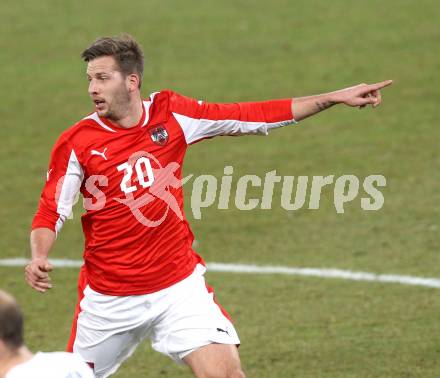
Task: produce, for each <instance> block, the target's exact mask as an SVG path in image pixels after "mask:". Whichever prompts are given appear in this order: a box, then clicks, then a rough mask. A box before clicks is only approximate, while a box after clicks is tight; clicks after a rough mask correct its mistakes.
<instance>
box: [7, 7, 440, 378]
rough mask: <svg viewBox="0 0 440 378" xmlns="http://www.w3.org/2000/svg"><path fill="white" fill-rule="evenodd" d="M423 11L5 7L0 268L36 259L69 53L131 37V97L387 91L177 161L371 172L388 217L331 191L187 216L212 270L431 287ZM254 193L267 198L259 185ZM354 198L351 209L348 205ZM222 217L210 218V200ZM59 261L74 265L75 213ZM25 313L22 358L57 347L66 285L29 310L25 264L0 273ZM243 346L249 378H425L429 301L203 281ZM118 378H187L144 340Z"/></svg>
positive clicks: (433, 304) (315, 284)
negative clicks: (385, 278) (326, 275)
mask: <svg viewBox="0 0 440 378" xmlns="http://www.w3.org/2000/svg"><path fill="white" fill-rule="evenodd" d="M439 10H440V8H439V5H438V4H437V3H436V2H434V1H429V0H421V1H419V2H413V1H396V0H394V1H392V0H390V1H386V2H384V1H376V0H375V1H369V2H362V3H361V2H349V1H342V0H337V1H333V2H325V1H322V0H321V1H314V2H309V1H305V0H300V1H294V2H293V1H287V0H274V1H271V2H270V3H269V2H263V1H249V0H239V1H231V0H228V1H223V2H215V1H213V0H208V1H204V2H196V1H185V2H183V1H176V0H175V1H159V0H151V1H148V2H146V1H138V0H135V1H132V2H130V4H128V3H127V2H119V3H109V2H104V1H96V2H84V1H76V2H72V3H68V2H60V1H54V0H42V1H39V2H31V1H17V2H12V1H4V2H2V4H1V5H0V20H1V22H0V33H1V35H2V38H1V39H0V48H1V51H2V53H1V56H0V62H1V64H0V75H1V77H2V86H1V89H0V91H1V98H2V103H1V105H0V116H1V119H2V127H0V140H1V141H2V148H1V149H0V161H1V162H2V164H1V165H0V175H1V177H3V179H2V181H1V182H0V198H1V201H2V202H1V206H0V208H1V217H0V226H1V230H2V237H1V238H0V250H1V251H2V252H1V256H2V257H25V256H28V255H29V250H28V230H29V225H30V222H31V220H32V216H33V213H34V211H35V209H36V206H37V200H38V195H39V193H40V191H41V188H42V185H43V182H44V177H45V172H46V165H47V160H48V156H49V151H50V148H51V146H52V144H53V143H54V141H55V140H56V138H57V136H58V135H59V134H60V132H61V131H62V130H63V129H65V128H67V127H68V126H70V125H71V124H72V123H73V122H75V121H76V120H78V119H80V118H81V117H82V116H83V115H84V114H86V113H87V112H89V111H90V109H91V105H90V101H89V99H88V96H87V94H86V88H87V82H86V80H85V67H84V64H83V63H82V62H81V61H80V58H79V54H80V52H81V50H82V49H83V48H85V47H86V46H87V45H88V44H89V43H90V42H91V41H92V40H94V39H95V38H96V37H98V36H100V35H104V34H110V35H114V34H117V33H119V32H121V31H127V32H130V33H132V34H133V35H134V36H135V37H136V38H137V39H138V40H139V42H140V43H141V44H142V45H143V46H144V49H145V53H146V56H147V65H146V71H145V79H144V88H143V93H144V95H147V94H148V93H150V92H153V91H156V90H159V89H162V88H172V89H174V90H177V91H179V92H181V93H183V94H186V95H189V96H193V97H197V98H200V99H204V100H208V101H219V102H220V101H223V102H227V101H248V100H259V99H268V98H284V97H291V96H303V95H308V94H313V93H319V92H324V91H330V90H334V89H337V88H340V87H343V86H349V85H353V84H357V83H359V82H372V81H376V80H377V81H379V80H384V79H388V78H392V79H394V80H395V84H394V85H393V86H392V87H391V88H388V89H387V90H386V91H384V93H383V96H384V103H383V106H382V107H380V108H379V109H377V110H375V111H370V110H367V109H365V110H363V111H358V110H356V109H345V108H334V109H331V110H329V111H327V112H325V114H320V115H318V116H316V117H314V118H312V119H309V120H306V121H304V122H302V123H301V124H299V125H297V126H295V127H291V128H290V127H289V128H285V129H283V130H279V131H275V132H273V133H272V134H271V135H270V136H269V137H267V138H253V137H249V138H217V139H215V140H212V141H207V142H203V143H199V144H196V145H194V146H193V147H192V148H190V150H189V153H188V155H187V158H186V162H185V164H186V165H185V173H186V174H189V173H194V174H196V175H197V174H213V175H215V176H216V177H217V178H218V179H220V178H221V176H222V174H223V167H224V166H225V165H233V166H234V182H236V180H237V179H238V177H240V176H241V175H242V174H256V175H259V176H260V177H263V176H264V174H265V173H266V172H269V171H272V170H274V169H276V170H277V173H278V174H279V175H282V176H287V175H291V176H300V175H303V176H308V177H312V176H313V175H324V176H325V175H332V174H333V175H335V176H336V177H338V176H340V175H343V174H355V175H357V176H358V177H360V178H363V177H365V176H367V175H369V174H383V175H384V176H385V177H386V178H387V187H386V188H385V189H384V190H383V193H384V196H385V204H384V207H383V208H382V209H381V210H380V211H377V212H365V211H362V210H361V208H360V196H359V197H358V198H356V200H354V201H353V202H352V203H350V204H347V205H346V208H345V210H346V211H345V214H337V213H336V211H335V209H334V207H333V204H332V200H333V195H332V190H331V189H326V190H324V193H323V196H322V198H321V208H320V209H319V210H307V209H301V210H298V211H292V212H288V211H286V210H283V209H282V208H281V206H280V198H279V196H280V193H281V190H280V187H279V186H277V187H276V190H275V193H276V196H275V197H274V201H273V207H272V209H271V210H253V211H250V212H245V211H238V210H237V209H235V208H234V207H232V208H231V209H229V210H219V209H217V207H216V206H212V207H210V208H207V209H202V220H195V219H192V213H191V211H190V206H189V201H188V200H189V197H190V189H191V186H189V187H188V188H187V190H186V197H187V198H186V199H187V203H186V205H187V215H188V218H189V220H190V223H191V226H192V228H193V231H194V233H195V236H196V239H197V240H198V243H199V246H198V251H199V252H200V253H201V254H202V256H203V257H204V258H205V260H206V261H221V262H240V263H257V264H272V265H275V264H280V265H288V266H298V267H338V268H341V269H353V270H363V271H373V272H378V273H394V274H411V275H420V276H429V277H439V276H440V254H439V253H438V252H439V250H440V238H439V227H440V225H439V219H440V218H439V217H440V207H439V206H438V204H439V203H440V194H439V191H438V182H439V180H440V157H439V154H438V141H439V140H440V128H439V127H438V126H439V125H438V122H437V118H438V117H437V113H438V109H437V108H438V99H439V96H438V88H439V87H440V77H439V75H438V74H437V72H438V67H439V64H440V48H439V47H438V40H439V37H440V29H439V28H438V26H437V22H436V20H435V15H436V14H438V12H439ZM253 194H255V196H256V197H258V196H261V190H260V189H256V190H255V191H254V193H253ZM361 194H362V193H361ZM216 205H217V202H216ZM80 213H81V209H79V208H77V209H76V210H75V218H74V220H72V221H69V222H67V223H66V225H65V227H64V229H63V231H62V233H61V235H60V237H59V240H58V241H57V244H56V246H55V248H54V250H53V252H52V256H53V257H66V258H80V257H81V254H82V243H83V241H82V235H81V232H80V221H79V214H80ZM0 277H1V279H0V287H3V288H6V289H7V290H10V291H12V292H13V293H14V294H15V295H16V296H17V297H18V298H19V300H20V302H21V303H22V305H23V308H24V311H25V313H26V316H27V329H26V330H27V341H28V343H29V345H30V346H31V348H32V349H34V350H37V349H42V350H52V349H63V348H64V345H65V342H66V340H67V336H68V333H69V328H70V321H71V316H72V311H73V307H74V305H75V300H76V292H75V280H76V272H75V271H74V270H69V269H64V270H63V269H59V270H58V271H56V272H54V280H55V282H56V288H55V289H54V291H53V292H52V293H50V294H47V295H44V296H41V295H38V294H37V293H33V292H32V291H31V290H30V289H27V288H26V287H25V284H24V283H23V274H22V271H21V269H18V268H0ZM208 277H209V280H210V282H211V283H212V284H213V285H214V286H215V288H216V290H217V292H218V296H219V297H220V300H221V302H222V304H223V305H224V306H225V307H226V308H227V309H228V310H229V311H230V312H231V314H232V316H233V318H234V320H235V323H236V325H237V328H238V330H239V333H240V336H241V339H242V347H241V348H240V352H241V355H242V360H243V364H244V367H245V370H246V371H247V373H248V376H250V377H293V376H298V377H435V376H437V375H438V371H439V369H440V363H439V362H438V361H439V358H440V345H439V342H438V340H437V338H436V335H438V333H439V326H438V321H437V319H438V312H439V311H438V310H439V306H440V303H439V300H438V298H437V295H438V293H437V291H436V290H433V289H424V288H419V287H406V286H398V285H390V284H388V285H385V284H384V285H382V284H371V283H353V282H348V281H339V280H321V279H317V278H313V279H312V278H292V277H281V276H265V277H259V276H252V275H232V274H220V273H210V274H209V276H208ZM116 376H118V377H127V376H130V377H147V376H150V377H157V376H164V377H176V376H179V377H180V376H182V377H185V376H189V375H188V374H187V373H186V370H185V369H183V370H182V369H180V368H179V367H177V366H174V365H173V363H172V362H171V361H168V360H167V359H166V358H165V357H162V356H160V355H158V354H157V353H154V352H152V351H151V350H150V348H149V346H146V344H143V345H142V346H141V347H140V348H139V350H138V351H137V353H136V354H135V355H134V356H133V358H132V359H131V360H130V361H129V362H127V363H126V364H125V365H123V367H122V368H121V370H120V372H119V373H118V374H117V375H116Z"/></svg>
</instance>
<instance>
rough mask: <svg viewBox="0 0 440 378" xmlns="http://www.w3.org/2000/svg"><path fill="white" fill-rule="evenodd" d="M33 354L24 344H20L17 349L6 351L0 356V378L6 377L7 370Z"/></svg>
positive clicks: (27, 359)
mask: <svg viewBox="0 0 440 378" xmlns="http://www.w3.org/2000/svg"><path fill="white" fill-rule="evenodd" d="M33 356H34V355H33V354H32V353H31V352H30V351H29V349H28V348H26V347H25V346H22V347H21V348H19V349H18V350H14V351H6V352H5V353H4V354H3V355H1V356H0V378H4V377H6V374H7V373H8V372H9V370H11V369H12V368H13V367H15V366H17V365H20V364H23V363H25V362H27V361H29V360H30V359H31V358H32V357H33Z"/></svg>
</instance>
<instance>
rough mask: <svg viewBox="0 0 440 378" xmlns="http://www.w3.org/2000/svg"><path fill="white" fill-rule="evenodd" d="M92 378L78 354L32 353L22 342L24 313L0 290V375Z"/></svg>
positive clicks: (43, 377)
mask: <svg viewBox="0 0 440 378" xmlns="http://www.w3.org/2000/svg"><path fill="white" fill-rule="evenodd" d="M29 377H33V378H93V373H92V371H91V370H90V368H89V367H88V366H87V364H85V363H84V361H82V360H81V357H79V356H77V355H75V354H72V353H66V352H53V353H42V352H38V353H37V354H35V355H34V354H32V353H31V352H30V351H29V349H27V348H26V346H25V345H24V342H23V315H22V313H21V310H20V308H19V306H18V304H17V302H16V301H15V299H14V298H13V297H12V296H10V295H9V294H7V293H6V292H4V291H2V290H0V378H29Z"/></svg>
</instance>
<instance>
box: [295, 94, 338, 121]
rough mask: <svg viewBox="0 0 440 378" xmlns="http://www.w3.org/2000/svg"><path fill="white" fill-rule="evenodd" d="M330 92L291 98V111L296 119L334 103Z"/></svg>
mask: <svg viewBox="0 0 440 378" xmlns="http://www.w3.org/2000/svg"><path fill="white" fill-rule="evenodd" d="M332 94H333V92H332V93H325V94H320V95H316V96H307V97H298V98H294V99H293V100H292V113H293V116H294V118H295V120H296V121H301V120H303V119H304V118H307V117H310V116H312V115H314V114H316V113H319V112H321V111H323V110H326V109H328V108H331V107H332V106H333V105H336V104H337V102H336V99H335V98H334V96H332Z"/></svg>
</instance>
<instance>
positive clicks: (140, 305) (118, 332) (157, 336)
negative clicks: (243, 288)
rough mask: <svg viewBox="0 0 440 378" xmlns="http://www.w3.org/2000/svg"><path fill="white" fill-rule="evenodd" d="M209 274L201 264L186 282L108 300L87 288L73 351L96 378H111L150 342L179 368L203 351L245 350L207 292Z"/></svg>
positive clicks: (81, 304) (106, 296)
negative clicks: (214, 345)
mask: <svg viewBox="0 0 440 378" xmlns="http://www.w3.org/2000/svg"><path fill="white" fill-rule="evenodd" d="M205 270H206V269H205V267H204V266H202V265H200V264H199V265H197V267H196V269H195V270H194V272H193V273H192V274H191V275H190V276H189V277H187V278H185V279H184V280H182V281H180V282H178V283H177V284H175V285H173V286H170V287H168V288H166V289H163V290H160V291H158V292H155V293H152V294H145V295H133V296H126V297H119V296H110V295H104V294H100V293H97V292H96V291H94V290H92V289H91V288H90V287H89V286H88V285H87V286H86V288H85V290H84V298H83V299H82V301H81V303H80V307H81V312H80V313H79V316H78V322H77V331H76V338H75V342H74V345H73V351H74V352H75V353H78V354H80V355H81V357H82V358H83V359H84V360H85V361H86V362H88V363H90V365H92V366H93V368H94V372H95V374H96V377H107V376H108V375H110V374H112V373H114V372H115V371H116V370H117V369H118V367H119V366H120V364H121V363H122V362H123V361H124V360H125V359H127V358H128V357H129V356H130V355H131V354H132V353H133V352H134V350H135V349H136V347H137V345H138V344H139V343H140V342H141V341H142V340H143V339H145V338H147V337H148V338H150V339H151V345H152V347H153V348H154V349H155V350H157V351H158V352H161V353H163V354H165V355H167V356H169V357H171V358H172V359H173V360H174V361H176V362H178V363H183V358H184V357H185V356H187V355H188V354H189V353H191V352H193V351H194V350H196V349H197V348H200V347H202V346H204V345H208V344H212V343H220V344H236V345H238V344H240V340H239V338H238V336H237V332H236V331H235V328H234V326H233V325H232V323H231V322H230V321H229V319H228V318H227V317H226V316H225V315H224V314H223V313H222V311H221V309H220V307H219V306H218V305H217V304H216V303H215V301H214V295H213V293H210V292H208V289H207V287H206V284H205V278H204V276H203V275H204V273H205Z"/></svg>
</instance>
